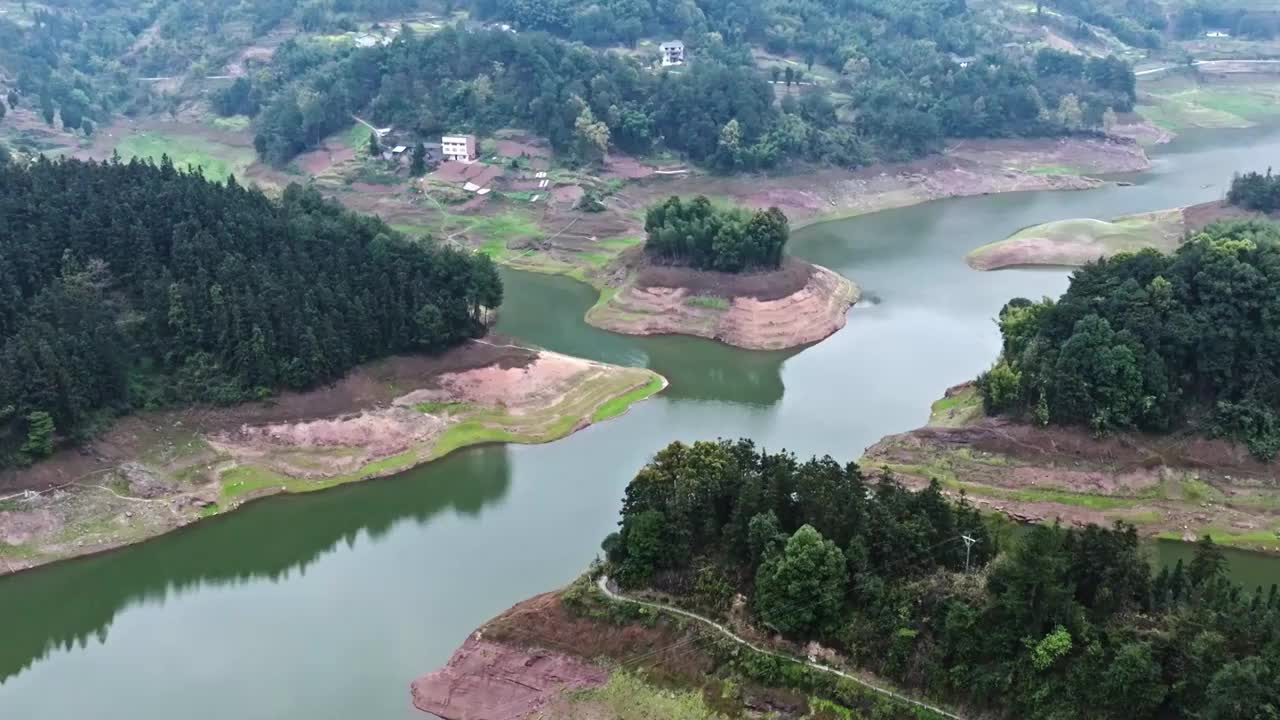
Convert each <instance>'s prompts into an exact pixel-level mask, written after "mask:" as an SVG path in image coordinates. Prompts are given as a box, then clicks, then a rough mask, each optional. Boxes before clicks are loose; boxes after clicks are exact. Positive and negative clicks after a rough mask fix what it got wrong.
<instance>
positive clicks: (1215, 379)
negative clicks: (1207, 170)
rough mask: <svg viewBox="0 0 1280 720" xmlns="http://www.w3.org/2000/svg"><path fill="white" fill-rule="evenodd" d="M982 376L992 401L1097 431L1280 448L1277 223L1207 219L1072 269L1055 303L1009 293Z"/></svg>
mask: <svg viewBox="0 0 1280 720" xmlns="http://www.w3.org/2000/svg"><path fill="white" fill-rule="evenodd" d="M1000 330H1001V334H1002V335H1003V338H1004V345H1003V349H1002V350H1001V353H1000V358H999V360H998V362H997V363H996V365H995V366H994V367H993V368H992V369H991V370H989V371H987V372H986V373H983V374H982V375H981V376H980V377H979V378H978V387H979V389H980V390H981V391H982V395H983V402H984V405H985V407H986V409H987V411H988V412H992V413H1009V414H1013V415H1020V416H1025V417H1028V418H1030V419H1031V420H1032V421H1034V422H1036V423H1037V424H1041V425H1045V424H1064V425H1074V424H1078V425H1088V426H1089V427H1090V428H1091V429H1093V430H1094V431H1095V432H1106V431H1109V430H1125V429H1140V430H1145V431H1151V432H1170V431H1175V430H1179V429H1184V428H1190V429H1195V430H1199V431H1203V432H1207V433H1209V434H1211V435H1215V436H1220V437H1227V438H1232V439H1235V440H1238V441H1241V442H1244V443H1247V444H1248V446H1249V448H1250V450H1251V451H1252V452H1253V453H1254V454H1255V455H1257V456H1258V457H1261V458H1266V459H1270V458H1272V457H1274V456H1275V454H1276V452H1277V450H1280V416H1278V415H1277V411H1278V410H1280V227H1278V226H1276V225H1274V224H1271V223H1267V222H1262V221H1236V222H1229V223H1217V224H1214V225H1210V226H1209V227H1208V228H1206V229H1205V230H1204V231H1202V232H1201V233H1199V234H1198V235H1196V236H1195V237H1193V238H1191V239H1189V240H1188V241H1187V242H1186V243H1185V244H1183V245H1182V246H1181V247H1179V248H1178V250H1177V251H1176V252H1175V253H1173V254H1172V255H1162V254H1160V253H1159V252H1156V251H1154V250H1144V251H1141V252H1139V253H1136V254H1126V255H1119V256H1116V257H1113V258H1111V259H1103V260H1100V261H1098V262H1097V263H1096V264H1092V265H1088V266H1086V267H1084V268H1082V269H1080V270H1077V271H1076V272H1075V273H1073V274H1072V276H1071V284H1070V286H1069V287H1068V289H1067V291H1066V293H1064V294H1063V296H1062V297H1061V298H1060V299H1058V300H1057V301H1054V300H1050V299H1048V298H1046V299H1044V300H1042V301H1040V302H1031V301H1029V300H1025V299H1021V298H1019V299H1015V300H1012V301H1010V302H1009V303H1008V304H1007V305H1005V307H1004V308H1003V309H1002V310H1001V311H1000Z"/></svg>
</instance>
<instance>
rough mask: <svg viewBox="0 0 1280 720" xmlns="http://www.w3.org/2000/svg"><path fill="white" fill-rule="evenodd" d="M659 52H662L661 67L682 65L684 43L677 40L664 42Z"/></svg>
mask: <svg viewBox="0 0 1280 720" xmlns="http://www.w3.org/2000/svg"><path fill="white" fill-rule="evenodd" d="M659 50H660V51H661V52H662V66H663V67H669V66H671V65H683V64H684V43H682V42H680V41H679V40H670V41H668V42H664V43H662V45H660V46H659Z"/></svg>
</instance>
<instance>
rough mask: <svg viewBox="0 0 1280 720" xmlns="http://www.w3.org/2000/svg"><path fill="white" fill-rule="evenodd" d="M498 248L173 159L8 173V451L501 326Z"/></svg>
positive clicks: (4, 241) (42, 165)
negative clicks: (463, 246)
mask: <svg viewBox="0 0 1280 720" xmlns="http://www.w3.org/2000/svg"><path fill="white" fill-rule="evenodd" d="M501 299H502V286H501V283H500V281H499V279H498V276H497V272H496V270H495V269H494V267H493V265H492V263H491V262H490V261H489V260H488V258H486V257H484V256H482V255H475V254H472V253H467V252H463V251H458V250H454V249H451V248H447V247H442V246H437V245H435V244H434V243H431V242H429V241H411V240H409V239H407V238H405V237H404V236H402V235H401V234H399V233H397V232H395V231H393V230H391V229H390V228H389V227H388V226H387V225H386V224H384V223H383V222H382V221H381V220H378V219H376V218H372V217H365V216H360V215H356V214H354V213H351V212H348V211H346V210H343V209H342V208H340V207H338V206H337V205H336V204H334V203H332V202H330V201H327V200H324V199H323V198H321V197H320V195H319V194H318V193H317V192H316V191H315V190H313V189H305V188H302V187H299V186H296V185H291V186H290V187H288V188H287V189H286V190H285V191H284V193H283V196H282V197H281V199H280V200H278V201H276V200H272V199H270V198H268V197H266V196H265V195H263V194H262V193H261V192H260V191H258V190H256V189H247V188H244V187H242V186H240V185H238V184H237V183H236V182H235V180H234V178H232V179H231V180H229V181H228V182H227V183H226V184H219V183H212V182H208V181H206V180H205V179H204V178H203V177H201V176H200V175H198V174H195V173H188V172H182V171H178V170H175V169H174V167H173V166H172V164H171V163H169V162H168V160H167V158H166V159H165V160H164V161H163V162H162V163H161V164H160V165H159V166H156V165H152V164H149V163H144V162H138V161H133V162H129V163H127V164H126V163H121V162H116V161H113V162H107V163H92V162H89V163H85V162H79V161H72V160H64V161H57V162H51V161H49V160H46V159H43V158H42V159H40V160H38V161H36V162H35V163H33V164H31V165H29V166H26V167H18V166H16V165H13V164H8V165H5V166H3V167H0V460H2V461H3V462H4V463H6V464H7V463H10V462H14V461H29V460H31V459H34V458H38V457H41V456H43V455H47V454H48V453H49V452H50V451H52V449H53V447H54V439H55V437H62V438H69V439H79V438H81V437H83V436H84V435H85V434H87V433H90V432H92V431H93V430H94V429H95V428H96V427H98V426H99V424H100V423H101V422H102V421H103V420H105V419H106V418H107V417H109V416H111V415H113V414H117V413H122V412H127V411H129V410H132V409H138V408H150V407H158V406H164V405H169V404H174V403H192V402H207V403H234V402H238V401H242V400H246V399H251V398H261V397H264V396H266V395H269V394H271V393H272V392H274V391H276V390H278V389H283V388H294V389H300V388H306V387H310V386H314V385H316V384H318V383H322V382H325V381H328V380H332V379H335V378H337V377H339V376H341V375H342V374H343V373H345V372H346V371H347V370H349V369H350V368H352V367H353V366H355V365H357V364H359V363H362V362H365V361H368V360H372V359H376V358H379V357H383V356H386V355H390V354H394V353H399V352H419V351H428V352H431V351H439V350H443V349H445V348H448V347H450V346H452V345H455V344H457V343H459V342H461V341H463V340H465V339H467V338H471V337H477V336H479V335H481V334H483V332H484V324H483V322H482V320H483V313H484V311H485V309H486V308H491V307H496V306H497V305H498V304H499V303H500V302H501Z"/></svg>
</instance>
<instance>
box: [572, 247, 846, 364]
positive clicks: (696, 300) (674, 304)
mask: <svg viewBox="0 0 1280 720" xmlns="http://www.w3.org/2000/svg"><path fill="white" fill-rule="evenodd" d="M858 298H859V291H858V288H857V286H855V285H854V284H853V283H852V282H850V281H849V280H847V279H845V278H844V277H841V276H840V275H838V274H836V273H835V272H832V271H831V270H828V269H827V268H824V267H822V266H820V265H813V264H810V263H806V262H804V261H802V260H798V259H796V258H788V259H787V260H786V261H785V262H784V263H783V267H782V268H780V269H779V270H776V271H773V272H768V273H755V274H747V275H731V274H728V273H713V272H700V271H695V270H690V269H687V268H671V267H649V266H646V267H641V268H640V269H639V270H638V271H637V272H636V273H635V274H634V275H633V276H631V277H630V278H629V279H628V280H627V281H626V282H625V283H624V284H623V285H622V287H621V288H619V289H618V290H617V291H616V293H614V294H612V295H609V294H608V292H606V293H605V297H604V299H602V301H601V302H600V303H598V304H597V305H596V306H595V307H593V308H592V309H591V310H590V311H589V312H588V313H587V322H589V323H591V324H592V325H595V326H596V327H601V328H604V329H606V330H612V331H613V332H619V333H624V334H627V335H671V334H676V335H695V336H698V337H705V338H709V339H712V340H719V341H721V342H724V343H727V344H729V345H734V346H736V347H742V348H747V349H751V350H781V349H784V348H791V347H797V346H800V345H807V344H809V343H814V342H817V341H819V340H822V339H823V338H826V337H828V336H829V335H831V334H832V333H834V332H836V331H837V330H839V329H840V328H842V327H844V324H845V316H846V314H847V313H848V311H849V308H850V307H852V306H853V304H854V303H856V302H857V301H858Z"/></svg>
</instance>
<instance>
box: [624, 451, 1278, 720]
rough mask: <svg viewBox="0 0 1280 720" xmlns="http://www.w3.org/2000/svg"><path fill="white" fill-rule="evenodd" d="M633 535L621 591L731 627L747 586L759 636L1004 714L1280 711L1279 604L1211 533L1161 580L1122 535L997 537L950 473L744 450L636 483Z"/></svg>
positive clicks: (1087, 718)
mask: <svg viewBox="0 0 1280 720" xmlns="http://www.w3.org/2000/svg"><path fill="white" fill-rule="evenodd" d="M620 526H621V527H620V530H619V531H618V532H617V533H614V534H612V535H610V536H609V537H608V538H606V539H605V542H604V550H605V551H606V554H607V557H608V564H607V572H608V573H609V574H610V576H611V577H613V578H615V579H616V580H618V581H619V582H620V583H621V584H622V585H623V586H625V587H631V588H654V589H658V590H662V591H665V592H667V593H671V594H673V595H675V596H676V597H677V598H678V599H679V600H680V601H681V602H682V603H686V604H691V605H693V606H695V607H697V608H699V609H700V610H701V611H703V612H706V613H710V614H712V615H717V616H723V615H725V614H727V613H729V612H730V610H731V608H732V607H733V599H734V597H735V596H736V595H737V594H739V593H741V594H744V595H746V596H747V597H749V598H750V599H751V602H750V611H751V612H752V614H753V615H754V618H755V620H756V621H757V623H759V625H761V626H763V627H767V628H769V629H771V630H772V631H776V632H780V633H782V634H784V635H786V636H788V637H790V638H793V639H796V640H810V639H816V640H818V641H820V642H821V643H822V644H823V645H825V646H827V647H834V648H836V649H838V650H840V651H842V652H843V653H844V654H846V655H847V656H848V657H850V658H851V659H852V660H853V661H854V662H855V663H856V664H857V665H858V666H860V667H866V668H869V669H872V670H874V671H876V672H878V673H881V674H883V675H885V676H888V677H891V678H893V679H895V680H896V681H898V682H900V683H902V684H904V685H906V686H909V687H913V688H918V689H922V690H925V691H927V692H929V693H930V694H931V695H932V696H934V697H939V698H943V699H951V700H955V701H958V702H961V703H964V704H965V705H967V706H969V707H971V708H981V709H984V710H987V711H989V712H990V713H991V714H992V716H993V717H1009V718H1019V719H1020V720H1109V719H1115V720H1155V719H1156V718H1161V719H1166V718H1167V719H1175V718H1184V719H1187V720H1190V719H1191V718H1201V719H1203V720H1260V719H1263V718H1271V717H1274V716H1275V711H1276V710H1277V709H1280V683H1276V682H1275V677H1276V676H1277V674H1278V673H1280V595H1278V593H1277V588H1276V586H1275V585H1272V587H1271V588H1270V590H1269V592H1264V590H1263V588H1257V589H1256V590H1255V591H1254V592H1245V591H1244V590H1243V589H1242V588H1240V587H1238V586H1236V585H1235V584H1233V583H1232V582H1231V581H1230V580H1229V579H1228V578H1227V576H1226V562H1225V559H1224V557H1223V555H1222V553H1221V551H1220V550H1219V549H1218V548H1217V547H1216V546H1215V545H1214V544H1213V542H1212V540H1210V539H1208V538H1205V539H1203V540H1202V541H1201V543H1200V544H1199V545H1198V547H1197V551H1196V554H1195V559H1194V560H1193V561H1192V562H1191V563H1190V564H1189V565H1187V566H1184V565H1182V564H1181V562H1179V564H1178V565H1177V566H1176V567H1175V568H1174V569H1173V570H1172V571H1170V570H1169V569H1168V568H1164V569H1162V570H1161V571H1160V572H1159V573H1158V574H1153V572H1152V568H1151V564H1150V563H1149V561H1148V560H1147V558H1146V557H1144V555H1143V552H1142V550H1141V545H1140V542H1139V539H1138V535H1137V532H1136V530H1135V529H1134V528H1133V527H1132V526H1130V525H1125V524H1123V523H1120V524H1118V525H1117V526H1116V527H1115V528H1114V529H1105V528H1101V527H1098V526H1096V525H1090V526H1088V527H1085V528H1083V529H1065V528H1062V527H1059V526H1057V525H1037V526H1035V527H1033V528H1030V529H1028V530H1026V531H1025V532H1023V533H1022V534H1020V535H1018V536H1015V537H1014V538H1012V539H1011V540H1009V541H1006V542H1004V543H998V541H997V538H996V537H995V536H993V534H992V533H991V532H989V531H988V528H987V526H986V525H984V522H983V520H982V519H981V518H980V517H979V516H978V513H977V512H976V511H975V510H974V509H973V508H972V507H971V506H969V505H968V504H967V503H966V502H965V501H964V500H963V497H962V498H961V500H960V502H958V503H953V502H950V501H948V500H947V499H946V498H945V497H944V496H943V494H942V492H941V488H940V486H939V485H938V483H937V482H936V481H935V482H934V483H932V484H931V485H930V486H928V487H927V488H925V489H923V490H921V491H920V492H917V493H912V492H910V491H907V490H905V489H904V488H902V487H901V486H900V485H899V484H898V483H897V482H895V480H894V479H893V477H892V476H891V475H890V474H887V473H886V474H884V475H882V477H881V478H880V480H878V481H877V482H874V483H872V482H868V481H867V480H865V479H864V477H863V475H862V472H861V471H860V470H859V468H858V466H857V465H855V464H852V463H851V464H849V465H844V466H842V465H840V464H838V463H836V462H834V461H833V460H831V458H821V459H817V458H815V459H812V460H809V461H806V462H800V461H798V460H797V459H796V458H795V457H794V456H793V455H790V454H788V453H769V452H764V451H761V450H758V449H757V448H756V447H755V446H754V445H753V444H752V443H751V442H750V441H745V440H740V441H737V442H728V441H720V442H715V443H711V442H697V443H694V444H692V445H685V444H682V443H673V444H672V445H670V446H668V447H667V448H665V449H664V450H662V451H660V452H659V453H658V454H657V455H656V456H655V457H654V459H653V461H652V462H651V463H650V464H648V465H646V466H645V467H644V468H643V469H641V470H640V472H639V473H638V474H637V475H636V477H635V479H633V480H632V481H631V483H630V485H629V486H628V487H627V491H626V497H625V499H624V500H623V507H622V516H621V521H620ZM962 535H963V536H968V538H970V539H972V540H974V541H975V543H974V544H973V546H972V549H971V552H970V553H969V554H968V555H966V546H965V541H964V538H963V537H962ZM1001 544H1003V545H1007V546H1008V547H999V546H998V545H1001ZM778 682H785V679H782V678H780V679H778ZM877 717H879V715H877Z"/></svg>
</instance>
